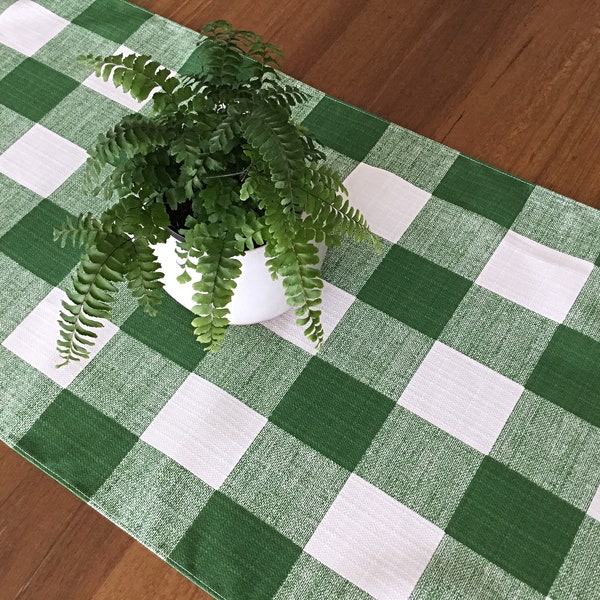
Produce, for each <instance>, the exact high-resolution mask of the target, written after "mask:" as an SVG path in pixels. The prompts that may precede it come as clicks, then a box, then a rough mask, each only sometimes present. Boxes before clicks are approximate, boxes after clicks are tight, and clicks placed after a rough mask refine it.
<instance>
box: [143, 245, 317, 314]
mask: <svg viewBox="0 0 600 600" xmlns="http://www.w3.org/2000/svg"><path fill="white" fill-rule="evenodd" d="M317 246H318V247H319V263H318V265H316V266H317V267H319V268H320V267H321V264H322V263H323V259H324V258H325V252H326V251H327V247H326V246H325V244H317ZM176 247H177V244H176V240H175V238H174V237H173V236H171V237H170V238H169V239H168V240H167V241H166V242H165V243H164V244H156V246H154V251H155V252H156V255H157V257H158V261H159V262H160V265H161V267H162V268H161V270H162V272H163V273H164V274H165V277H164V279H163V282H164V285H165V291H166V292H167V293H168V294H169V295H171V296H172V297H173V298H174V299H175V300H177V302H179V303H180V304H182V305H183V306H185V307H186V308H189V309H190V310H191V308H192V306H193V305H194V302H193V300H192V297H193V296H194V294H195V293H196V292H195V290H194V288H193V287H192V286H193V283H194V282H193V281H190V282H188V283H183V284H182V283H179V282H178V281H177V277H178V276H179V275H180V274H181V267H180V266H179V264H178V260H179V258H178V256H177V254H176V252H175V249H176ZM237 258H238V259H239V260H240V262H241V263H242V274H241V275H240V276H239V278H238V279H236V282H237V287H236V288H235V290H234V293H233V298H232V300H231V302H230V303H229V305H228V308H229V315H228V318H229V322H230V323H231V324H232V325H250V324H251V323H260V322H261V321H268V320H269V319H274V318H275V317H278V316H279V315H281V314H283V313H284V312H286V311H288V310H290V309H291V307H290V306H289V305H288V304H287V302H286V298H285V292H284V290H283V284H282V282H281V279H276V280H273V279H271V275H270V273H269V270H268V268H267V265H266V258H265V249H264V246H261V247H260V248H255V249H254V250H248V251H246V252H245V253H244V254H243V255H241V256H238V257H237ZM188 272H189V271H188ZM190 275H192V277H193V273H190Z"/></svg>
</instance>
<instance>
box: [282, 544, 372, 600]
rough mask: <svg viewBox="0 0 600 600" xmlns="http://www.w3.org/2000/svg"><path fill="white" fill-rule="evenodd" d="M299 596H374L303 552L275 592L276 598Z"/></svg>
mask: <svg viewBox="0 0 600 600" xmlns="http://www.w3.org/2000/svg"><path fill="white" fill-rule="evenodd" d="M299 598H315V599H319V600H327V599H329V598H335V599H336V600H372V598H373V597H372V596H371V595H369V594H367V592H364V591H363V590H361V589H360V588H358V587H356V586H355V585H354V584H352V583H350V582H349V581H348V580H347V579H344V578H343V577H341V576H340V575H338V574H337V573H336V572H335V571H332V570H331V569H330V568H329V567H326V566H325V565H324V564H323V563H320V562H319V561H318V560H316V559H314V558H313V557H312V556H310V555H309V554H306V553H304V552H303V553H302V554H301V555H300V557H299V558H298V560H297V561H296V562H295V564H294V566H293V567H292V570H291V571H290V573H289V575H288V576H287V578H286V580H285V581H284V582H283V583H282V584H281V587H280V588H279V589H278V590H277V593H276V594H275V596H274V600H298V599H299Z"/></svg>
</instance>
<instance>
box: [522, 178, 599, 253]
mask: <svg viewBox="0 0 600 600" xmlns="http://www.w3.org/2000/svg"><path fill="white" fill-rule="evenodd" d="M512 230H513V231H516V232H517V233H520V234H521V235H524V236H526V237H528V238H530V239H532V240H535V241H536V242H539V243H540V244H544V246H548V247H550V248H554V249H556V250H558V251H559V252H564V253H565V254H570V255H571V256H577V257H579V258H582V259H584V260H588V261H590V262H594V260H595V259H596V257H597V256H598V253H599V252H600V212H599V211H598V210H597V209H595V208H592V207H591V206H586V205H585V204H581V203H579V202H575V200H571V199H570V198H566V197H565V196H561V195H560V194H557V193H555V192H552V191H550V190H547V189H545V188H543V187H540V186H536V187H535V188H534V190H533V192H532V193H531V196H529V198H528V199H527V202H526V203H525V206H524V207H523V210H522V211H521V212H520V213H519V216H518V217H517V218H516V220H515V222H514V223H513V225H512Z"/></svg>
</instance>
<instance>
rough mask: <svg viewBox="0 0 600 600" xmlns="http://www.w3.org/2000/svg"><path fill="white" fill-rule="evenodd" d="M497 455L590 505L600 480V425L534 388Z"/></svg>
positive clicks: (545, 485)
mask: <svg viewBox="0 0 600 600" xmlns="http://www.w3.org/2000/svg"><path fill="white" fill-rule="evenodd" d="M491 456H493V457H494V458H495V459H496V460H499V461H500V462H502V463H504V464H505V465H507V466H509V467H510V468H511V469H513V470H515V471H517V472H519V473H521V475H525V477H527V478H528V479H530V480H531V481H533V482H534V483H537V484H538V485H539V486H541V487H543V488H545V489H547V490H549V491H550V492H552V493H554V494H556V495H557V496H560V497H561V498H563V499H564V500H566V501H567V502H570V503H571V504H573V505H574V506H576V507H578V508H580V509H581V510H584V511H585V510H586V509H587V507H588V506H589V504H590V502H591V500H592V498H593V497H594V494H595V493H596V490H597V489H598V486H599V485H600V430H599V429H598V428H597V427H594V426H593V425H591V424H589V423H587V422H586V421H583V420H582V419H580V418H579V417H577V416H575V415H574V414H572V413H570V412H567V411H566V410H564V409H562V408H560V407H559V406H557V405H556V404H553V403H552V402H548V401H547V400H544V399H543V398H541V397H540V396H538V395H537V394H534V393H533V392H530V391H529V390H525V392H524V393H523V395H522V396H521V398H520V399H519V402H518V403H517V405H516V406H515V408H514V410H513V412H512V413H511V415H510V417H509V418H508V421H507V422H506V424H505V426H504V429H503V430H502V433H501V434H500V436H499V438H498V440H497V441H496V443H495V445H494V448H493V449H492V452H491Z"/></svg>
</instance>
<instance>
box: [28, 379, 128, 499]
mask: <svg viewBox="0 0 600 600" xmlns="http://www.w3.org/2000/svg"><path fill="white" fill-rule="evenodd" d="M136 441H137V437H136V436H135V435H133V434H132V433H130V432H129V431H127V429H125V428H124V427H122V426H121V425H119V424H118V423H116V422H115V421H113V420H112V419H109V418H108V417H107V416H105V415H103V414H102V413H101V412H99V411H97V410H96V409H95V408H93V407H92V406H90V405H89V404H86V403H85V402H84V401H83V400H81V399H80V398H78V397H77V396H75V394H72V393H71V392H69V391H68V390H63V391H62V392H61V393H60V394H59V395H58V396H57V397H56V398H55V400H54V402H52V404H50V406H48V408H47V409H46V410H45V411H44V412H43V413H42V415H41V416H40V418H39V419H38V420H37V421H36V422H35V423H34V424H33V426H32V427H31V429H30V430H29V431H28V432H27V433H26V434H25V435H24V436H23V437H22V438H21V440H20V441H19V443H18V444H17V446H18V448H20V449H21V450H22V451H24V452H27V454H28V455H30V456H32V457H33V458H35V459H36V460H38V461H39V462H40V463H41V464H42V465H44V466H45V467H47V468H48V469H50V470H51V471H52V472H53V473H54V474H55V475H58V476H59V477H61V478H62V479H63V480H64V481H66V482H68V483H69V484H70V485H71V486H73V487H74V488H75V489H76V490H77V491H78V492H79V493H80V494H81V495H82V496H83V497H84V498H89V497H90V496H92V495H93V494H94V493H95V492H96V491H97V490H98V488H99V487H100V486H101V485H102V484H103V483H104V481H105V480H106V478H107V477H108V476H109V475H110V474H111V473H112V472H113V470H114V469H115V467H116V466H117V465H118V464H119V463H120V462H121V460H122V459H123V457H124V456H125V455H126V454H127V453H128V452H129V451H130V450H131V448H132V447H133V445H134V444H135V442H136Z"/></svg>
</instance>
